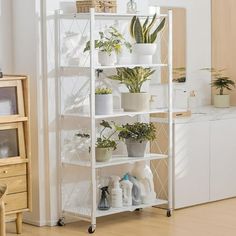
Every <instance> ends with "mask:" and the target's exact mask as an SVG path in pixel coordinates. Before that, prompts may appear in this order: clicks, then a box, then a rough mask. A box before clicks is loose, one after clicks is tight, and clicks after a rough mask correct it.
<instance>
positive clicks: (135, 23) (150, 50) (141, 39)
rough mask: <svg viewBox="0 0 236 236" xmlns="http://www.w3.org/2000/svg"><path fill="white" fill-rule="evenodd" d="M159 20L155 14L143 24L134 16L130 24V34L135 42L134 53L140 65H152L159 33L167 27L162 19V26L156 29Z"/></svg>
mask: <svg viewBox="0 0 236 236" xmlns="http://www.w3.org/2000/svg"><path fill="white" fill-rule="evenodd" d="M157 20H158V18H157V14H155V15H154V16H153V18H152V20H151V22H149V17H147V18H146V20H145V21H144V23H143V24H142V23H141V21H140V19H139V17H137V16H134V17H133V18H132V20H131V24H130V34H131V37H132V38H133V39H134V40H135V42H136V43H135V44H134V46H133V52H134V53H135V54H137V63H139V64H144V63H145V64H152V56H153V55H154V54H155V52H156V49H157V44H156V43H155V42H156V39H157V36H158V33H159V32H161V31H162V29H163V28H164V26H165V20H166V19H165V18H163V19H162V21H161V22H160V24H159V25H158V26H157V27H156V28H155V29H154V30H152V29H153V27H154V26H155V25H156V22H157Z"/></svg>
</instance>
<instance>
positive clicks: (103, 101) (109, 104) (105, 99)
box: [95, 94, 113, 115]
mask: <svg viewBox="0 0 236 236" xmlns="http://www.w3.org/2000/svg"><path fill="white" fill-rule="evenodd" d="M95 113H96V115H109V114H112V113H113V96H112V94H96V95H95Z"/></svg>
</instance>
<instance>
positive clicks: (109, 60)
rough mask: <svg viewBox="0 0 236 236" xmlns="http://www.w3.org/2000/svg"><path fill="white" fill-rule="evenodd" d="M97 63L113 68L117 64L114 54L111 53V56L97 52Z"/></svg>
mask: <svg viewBox="0 0 236 236" xmlns="http://www.w3.org/2000/svg"><path fill="white" fill-rule="evenodd" d="M98 62H99V63H100V64H101V66H114V65H115V64H116V62H117V56H116V53H115V52H111V54H109V53H107V52H101V51H99V52H98Z"/></svg>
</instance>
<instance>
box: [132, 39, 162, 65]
mask: <svg viewBox="0 0 236 236" xmlns="http://www.w3.org/2000/svg"><path fill="white" fill-rule="evenodd" d="M156 50H157V44H155V43H136V44H135V45H134V46H133V52H134V54H136V55H137V56H136V63H137V64H152V63H153V60H152V59H153V55H154V54H155V52H156Z"/></svg>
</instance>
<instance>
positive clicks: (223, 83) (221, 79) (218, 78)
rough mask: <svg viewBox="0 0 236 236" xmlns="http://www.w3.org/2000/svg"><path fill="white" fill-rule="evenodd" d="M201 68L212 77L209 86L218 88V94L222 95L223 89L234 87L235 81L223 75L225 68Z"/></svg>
mask: <svg viewBox="0 0 236 236" xmlns="http://www.w3.org/2000/svg"><path fill="white" fill-rule="evenodd" d="M202 70H206V71H209V72H210V73H211V75H212V76H213V77H214V79H213V81H212V82H211V86H212V87H215V88H216V89H217V90H219V95H224V90H232V88H235V81H233V80H231V79H230V78H229V77H228V76H225V75H224V72H225V69H221V70H218V69H215V68H204V69H202Z"/></svg>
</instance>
